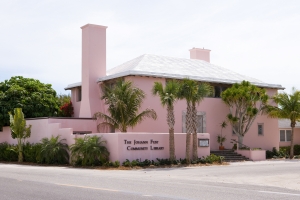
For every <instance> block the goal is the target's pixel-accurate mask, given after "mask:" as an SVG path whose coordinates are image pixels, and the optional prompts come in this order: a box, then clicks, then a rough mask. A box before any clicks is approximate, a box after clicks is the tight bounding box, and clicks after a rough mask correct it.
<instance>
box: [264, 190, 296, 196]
mask: <svg viewBox="0 0 300 200" xmlns="http://www.w3.org/2000/svg"><path fill="white" fill-rule="evenodd" d="M258 192H261V193H271V194H282V195H292V196H300V194H293V193H284V192H271V191H258Z"/></svg>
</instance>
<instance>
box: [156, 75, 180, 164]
mask: <svg viewBox="0 0 300 200" xmlns="http://www.w3.org/2000/svg"><path fill="white" fill-rule="evenodd" d="M178 89H179V84H178V82H177V81H175V80H171V81H168V82H167V83H166V86H165V87H163V85H162V83H160V82H155V83H154V86H153V88H152V93H153V95H159V97H160V102H161V104H162V106H163V107H164V106H167V123H168V126H169V150H170V161H171V162H173V161H174V160H175V141H174V125H175V117H174V102H175V101H176V100H177V94H178Z"/></svg>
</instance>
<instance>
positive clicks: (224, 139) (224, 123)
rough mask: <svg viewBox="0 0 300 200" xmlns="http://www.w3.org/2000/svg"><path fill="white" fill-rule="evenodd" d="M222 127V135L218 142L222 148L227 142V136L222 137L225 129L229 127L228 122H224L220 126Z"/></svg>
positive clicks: (219, 136)
mask: <svg viewBox="0 0 300 200" xmlns="http://www.w3.org/2000/svg"><path fill="white" fill-rule="evenodd" d="M220 126H221V134H220V135H218V136H217V142H218V143H219V144H220V146H221V147H222V146H223V142H225V141H226V136H223V135H222V131H223V129H224V128H226V127H227V123H226V121H223V122H222V123H221V124H220Z"/></svg>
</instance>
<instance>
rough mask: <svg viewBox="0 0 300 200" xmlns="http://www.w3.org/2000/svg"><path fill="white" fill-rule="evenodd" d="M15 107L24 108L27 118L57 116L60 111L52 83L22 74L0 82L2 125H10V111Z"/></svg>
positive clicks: (0, 118)
mask: <svg viewBox="0 0 300 200" xmlns="http://www.w3.org/2000/svg"><path fill="white" fill-rule="evenodd" d="M14 108H22V110H23V113H24V115H25V118H34V117H49V116H56V115H57V113H58V111H59V107H58V101H57V98H56V92H55V90H54V89H52V88H51V84H44V83H41V82H40V81H38V80H35V79H32V78H23V77H22V76H15V77H11V78H10V80H5V81H4V82H0V110H1V112H0V126H8V125H9V115H8V112H13V109H14Z"/></svg>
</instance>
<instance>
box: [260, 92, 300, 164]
mask: <svg viewBox="0 0 300 200" xmlns="http://www.w3.org/2000/svg"><path fill="white" fill-rule="evenodd" d="M273 99H274V101H275V103H277V105H278V106H271V105H269V106H267V107H266V111H267V113H268V115H269V116H270V117H274V118H281V119H289V120H290V121H291V128H292V133H291V149H290V158H291V159H292V158H294V129H295V126H296V122H297V121H299V120H300V91H299V90H296V89H295V88H293V89H292V94H287V93H285V92H284V93H279V94H276V95H275V96H274V97H273Z"/></svg>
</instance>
